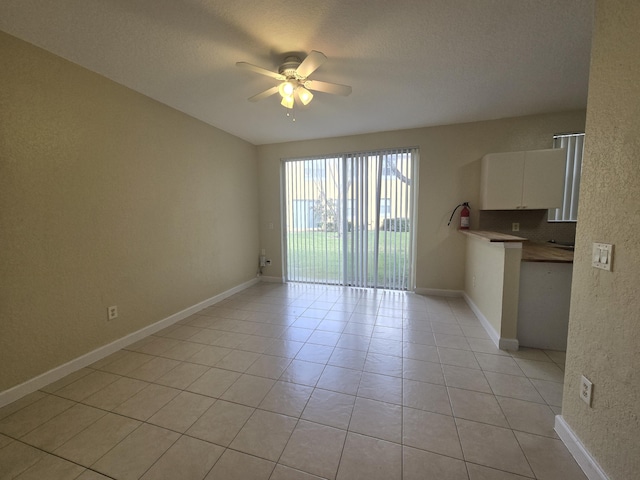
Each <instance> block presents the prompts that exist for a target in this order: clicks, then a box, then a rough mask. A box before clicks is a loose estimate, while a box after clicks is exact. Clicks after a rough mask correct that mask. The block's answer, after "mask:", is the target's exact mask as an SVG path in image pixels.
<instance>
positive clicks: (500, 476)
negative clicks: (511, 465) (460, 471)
mask: <svg viewBox="0 0 640 480" xmlns="http://www.w3.org/2000/svg"><path fill="white" fill-rule="evenodd" d="M467 471H468V472H469V480H527V479H529V478H530V477H523V476H521V475H516V474H515V473H508V472H503V471H502V470H495V469H493V468H489V467H483V466H482V465H476V464H475V463H467Z"/></svg>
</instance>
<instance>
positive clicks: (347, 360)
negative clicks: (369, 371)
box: [327, 347, 367, 370]
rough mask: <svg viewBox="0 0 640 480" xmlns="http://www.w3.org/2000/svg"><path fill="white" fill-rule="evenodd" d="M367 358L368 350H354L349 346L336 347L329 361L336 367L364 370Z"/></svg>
mask: <svg viewBox="0 0 640 480" xmlns="http://www.w3.org/2000/svg"><path fill="white" fill-rule="evenodd" d="M366 358H367V352H366V350H365V351H363V350H352V349H349V348H339V347H336V348H335V349H334V350H333V353H332V354H331V357H330V358H329V361H328V362H327V363H328V364H329V365H333V366H336V367H343V368H351V369H353V370H362V369H363V367H364V362H365V360H366Z"/></svg>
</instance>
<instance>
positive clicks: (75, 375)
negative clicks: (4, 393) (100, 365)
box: [0, 368, 93, 418]
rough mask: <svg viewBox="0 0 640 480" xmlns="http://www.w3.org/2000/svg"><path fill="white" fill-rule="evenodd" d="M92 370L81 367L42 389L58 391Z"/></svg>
mask: <svg viewBox="0 0 640 480" xmlns="http://www.w3.org/2000/svg"><path fill="white" fill-rule="evenodd" d="M91 372H93V370H92V369H90V368H81V369H80V370H76V371H75V372H73V373H70V374H69V375H67V376H66V377H63V378H61V379H60V380H57V381H55V382H53V383H50V384H49V385H47V386H45V387H42V388H41V389H40V390H42V391H43V392H47V393H53V392H56V391H57V390H60V389H61V388H62V387H66V386H67V385H69V384H71V383H73V382H75V381H76V380H79V379H81V378H82V377H84V376H86V375H89V374H90V373H91ZM34 393H35V392H34ZM31 395H33V394H31ZM14 403H15V402H14ZM2 410H3V409H0V418H2V417H3V414H2Z"/></svg>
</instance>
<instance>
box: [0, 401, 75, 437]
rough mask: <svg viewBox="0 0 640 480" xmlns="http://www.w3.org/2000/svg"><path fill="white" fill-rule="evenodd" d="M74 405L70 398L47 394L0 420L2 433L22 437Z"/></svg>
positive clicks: (0, 431)
mask: <svg viewBox="0 0 640 480" xmlns="http://www.w3.org/2000/svg"><path fill="white" fill-rule="evenodd" d="M73 405H74V402H72V401H70V400H67V399H64V398H59V397H55V396H52V395H47V396H46V397H44V398H41V399H40V400H37V401H36V402H34V403H32V404H31V405H28V406H26V407H24V408H22V409H21V410H18V411H17V412H15V413H12V414H11V415H9V416H7V417H5V418H3V419H2V420H0V433H4V434H5V435H8V436H10V437H13V438H20V437H22V436H23V435H26V434H27V433H29V432H30V431H32V430H34V429H35V428H37V427H39V426H40V425H42V424H43V423H45V422H47V421H49V420H51V419H52V418H53V417H55V416H57V415H59V414H61V413H62V412H64V411H65V410H68V409H69V408H71V407H73Z"/></svg>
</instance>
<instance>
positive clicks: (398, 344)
mask: <svg viewBox="0 0 640 480" xmlns="http://www.w3.org/2000/svg"><path fill="white" fill-rule="evenodd" d="M369 353H382V354H383V355H393V356H396V357H401V356H402V341H399V340H388V339H386V338H377V337H372V338H371V342H370V343H369Z"/></svg>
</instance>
